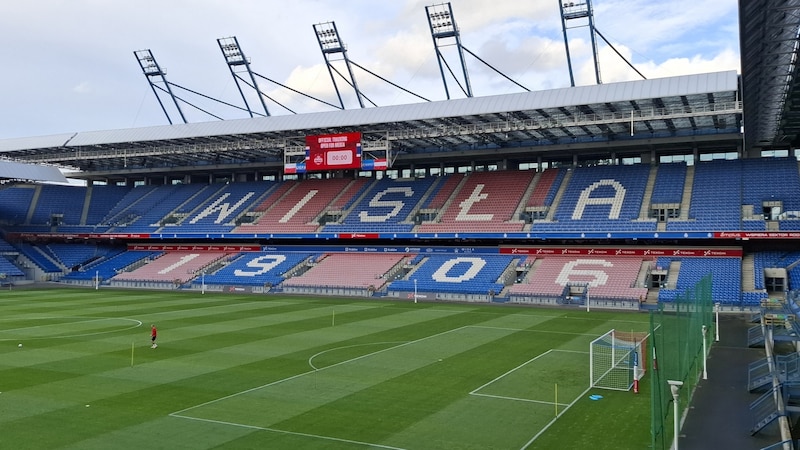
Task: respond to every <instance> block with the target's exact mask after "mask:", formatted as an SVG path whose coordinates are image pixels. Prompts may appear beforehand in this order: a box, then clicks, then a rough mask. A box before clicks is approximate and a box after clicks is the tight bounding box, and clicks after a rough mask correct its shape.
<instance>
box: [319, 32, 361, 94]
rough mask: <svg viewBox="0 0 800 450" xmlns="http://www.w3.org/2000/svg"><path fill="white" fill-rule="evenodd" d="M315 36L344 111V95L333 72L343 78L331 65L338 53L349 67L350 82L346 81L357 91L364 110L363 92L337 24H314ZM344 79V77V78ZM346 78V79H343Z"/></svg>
mask: <svg viewBox="0 0 800 450" xmlns="http://www.w3.org/2000/svg"><path fill="white" fill-rule="evenodd" d="M314 34H315V35H316V36H317V42H318V43H319V49H320V51H322V57H323V58H324V59H325V65H326V66H327V67H328V73H329V74H330V76H331V81H332V82H333V88H334V89H335V90H336V96H337V97H339V105H340V106H341V108H342V109H345V107H344V101H343V100H342V95H341V93H340V92H339V86H338V85H337V84H336V77H334V76H333V72H334V71H336V73H338V74H339V76H342V74H341V73H339V71H338V70H336V68H335V67H333V64H332V63H331V55H335V54H337V53H341V55H342V59H343V60H344V63H345V66H347V73H348V74H349V76H350V80H345V81H347V83H349V84H350V85H351V86H352V87H353V89H354V90H355V91H356V98H357V99H358V104H359V106H361V107H362V108H364V100H363V98H362V97H363V95H362V94H361V91H360V90H359V89H358V83H356V77H355V75H353V68H352V66H351V65H350V59H348V57H347V48H346V47H345V45H344V43H343V42H342V40H341V39H340V38H339V31H338V30H337V29H336V23H334V22H326V23H318V24H314ZM342 77H343V76H342ZM343 78H344V77H343Z"/></svg>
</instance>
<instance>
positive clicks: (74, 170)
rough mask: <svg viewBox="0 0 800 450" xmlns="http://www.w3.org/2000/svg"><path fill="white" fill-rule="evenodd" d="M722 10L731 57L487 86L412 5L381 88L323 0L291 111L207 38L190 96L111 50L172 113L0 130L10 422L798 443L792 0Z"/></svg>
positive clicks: (85, 427)
mask: <svg viewBox="0 0 800 450" xmlns="http://www.w3.org/2000/svg"><path fill="white" fill-rule="evenodd" d="M739 5H740V6H739V24H738V25H739V33H740V36H741V38H740V42H739V47H740V51H741V73H737V71H721V72H712V73H702V74H694V75H682V76H676V77H670V78H653V79H641V80H635V81H626V82H615V83H601V82H600V76H599V71H598V72H597V81H598V82H597V83H596V84H593V85H587V86H575V83H574V81H573V82H572V86H571V87H566V88H559V89H551V90H544V91H528V90H524V92H518V93H509V94H502V95H492V96H484V97H480V96H473V95H472V92H471V88H470V85H469V77H468V73H467V66H466V65H464V60H463V52H467V53H469V54H472V52H471V51H469V50H468V49H466V48H463V49H462V44H461V41H460V39H459V37H460V33H459V29H458V27H457V25H456V22H455V16H454V11H453V8H452V7H451V6H450V4H449V3H445V4H440V5H433V6H430V7H427V8H426V11H425V12H426V16H427V19H428V25H429V29H430V32H431V37H432V38H433V42H434V46H435V48H436V52H437V55H439V56H441V53H439V47H438V46H439V45H444V43H448V44H449V45H452V46H455V48H457V49H458V50H459V52H461V54H462V59H461V64H460V66H459V64H458V63H455V64H449V63H447V62H446V61H443V60H442V59H439V66H438V67H439V69H440V70H441V75H442V80H443V81H444V83H443V84H444V88H445V90H446V91H447V100H439V101H428V100H427V99H420V100H419V101H417V102H414V103H409V104H400V105H391V106H380V107H378V106H374V105H372V106H371V105H369V104H365V102H366V103H369V102H370V100H369V99H368V98H367V97H366V96H363V95H362V92H361V91H360V90H359V88H358V84H357V83H356V82H355V77H354V75H353V71H352V70H351V61H349V59H348V57H347V54H346V51H345V46H344V44H343V43H342V41H341V39H340V36H339V34H338V30H337V28H336V26H335V24H333V23H332V22H331V23H325V24H317V25H314V30H315V33H316V35H317V39H318V41H319V45H320V50H321V51H322V53H323V55H324V56H325V57H326V58H328V57H329V56H330V57H335V58H337V59H336V62H335V63H334V62H332V61H333V60H331V61H330V62H329V61H328V60H327V59H326V63H327V67H328V71H329V74H330V77H331V80H332V82H333V84H334V86H335V87H336V93H337V95H339V99H338V100H339V105H336V104H329V105H331V106H332V108H331V110H328V111H318V112H310V113H300V114H290V115H272V114H270V110H269V107H268V105H267V103H266V102H265V99H264V96H262V95H258V98H259V99H260V100H261V101H260V107H259V106H258V105H259V104H258V103H256V102H253V101H252V98H253V97H252V96H250V97H248V96H247V95H245V91H246V90H247V89H249V88H255V89H257V88H256V87H255V86H257V83H256V78H255V76H256V75H257V74H255V73H254V72H253V71H252V69H251V68H250V66H249V62H248V59H247V58H245V57H244V53H243V52H242V49H241V47H240V46H239V42H238V41H237V40H236V38H223V39H220V40H218V44H219V47H220V50H221V51H222V53H223V55H224V56H225V58H226V62H227V63H228V66H229V68H230V72H231V75H232V76H233V78H234V80H235V81H236V86H237V87H238V89H239V92H240V93H242V97H241V98H242V101H243V103H244V104H245V106H244V107H245V108H246V110H247V111H248V112H249V113H250V114H249V115H250V118H244V119H235V120H217V121H212V122H194V123H188V122H186V120H185V118H184V120H183V121H181V120H179V119H178V118H182V117H183V114H182V112H181V101H182V100H183V99H182V98H180V97H179V96H177V95H175V94H173V92H172V88H171V84H170V83H169V82H168V81H167V80H166V77H165V71H163V70H162V69H161V67H160V66H159V65H158V63H157V62H156V61H155V58H154V56H153V54H152V52H150V51H149V50H143V51H136V52H135V53H134V54H135V56H136V58H137V61H138V62H139V64H140V67H141V69H142V72H143V74H144V76H145V79H146V80H147V82H148V83H149V85H150V87H151V88H152V92H153V93H154V94H155V96H156V99H157V100H158V102H159V105H160V107H161V109H162V110H163V112H164V113H165V115H166V117H167V120H168V121H169V124H168V125H162V126H150V127H143V128H130V129H119V130H100V131H90V132H76V133H66V134H59V135H48V136H31V137H26V138H14V139H0V155H2V160H1V161H0V178H1V179H2V183H0V233H1V234H0V235H1V236H2V238H1V239H0V255H2V258H0V303H2V306H3V312H4V313H3V315H2V318H0V411H2V414H0V435H2V442H3V447H6V446H7V447H8V448H48V449H50V448H76V449H77V448H80V449H94V448H96V449H108V448H135V447H139V448H197V449H205V448H314V449H316V448H326V449H357V448H382V449H409V450H411V449H561V448H591V449H647V448H652V449H668V448H675V449H677V448H678V447H680V448H688V449H708V448H725V449H755V448H758V449H795V448H800V440H798V439H799V438H800V432H799V431H798V429H797V423H798V419H800V344H799V343H798V340H800V300H798V299H800V294H798V292H800V163H798V160H800V151H798V146H800V65H798V57H800V1H798V0H752V1H746V2H745V1H741V2H740V4H739ZM559 9H560V14H561V19H562V25H563V30H564V38H565V44H566V45H567V55H568V58H569V47H568V45H569V44H568V43H567V36H566V33H567V31H566V30H567V28H568V27H567V24H568V22H570V21H575V20H588V23H589V28H590V31H591V33H595V30H593V29H592V26H593V25H592V20H591V17H592V5H591V2H590V1H588V0H587V1H585V2H563V3H562V4H561V5H560V6H559ZM593 36H594V34H593ZM598 36H599V37H601V38H602V39H605V38H604V37H602V35H600V34H598ZM592 42H593V43H594V41H592ZM609 45H610V44H609ZM462 50H463V51H462ZM473 56H476V55H474V54H473ZM476 57H477V56H476ZM342 63H344V66H342ZM353 64H355V63H353ZM341 67H345V68H346V70H343V69H341ZM359 67H360V66H359ZM360 68H361V69H364V68H363V67H360ZM364 70H366V69H364ZM569 71H570V77H572V67H571V66H570V68H569ZM498 73H499V72H498ZM501 75H502V74H501ZM337 80H338V81H337ZM342 80H344V81H342ZM448 80H449V82H448ZM337 83H338V84H337ZM398 87H399V86H398ZM401 88H402V87H401ZM456 88H460V93H461V94H465V95H463V96H462V95H456V92H457V89H456ZM345 90H352V91H353V92H354V95H355V97H356V98H357V99H358V102H359V103H360V106H361V107H360V108H352V109H347V108H345V105H344V102H343V101H342V96H341V95H340V91H342V92H343V91H345ZM451 92H452V93H453V98H451V95H450V94H451ZM248 98H249V99H250V101H249V102H248ZM170 111H172V114H170ZM176 113H177V115H176ZM173 119H175V120H174V121H173ZM181 122H182V123H181ZM65 174H66V176H67V177H69V178H70V179H71V180H80V184H74V183H72V184H69V183H65V182H66V181H67V179H66V178H67V177H65ZM151 329H152V335H151ZM156 329H157V330H158V334H157V335H156ZM795 394H797V395H795Z"/></svg>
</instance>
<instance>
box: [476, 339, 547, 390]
mask: <svg viewBox="0 0 800 450" xmlns="http://www.w3.org/2000/svg"><path fill="white" fill-rule="evenodd" d="M552 351H553V349H550V350H548V351H546V352H544V353H542V354H540V355H538V356H536V357H534V358H531V359H529V360H527V361H525V362H524V363H522V364H520V365H518V366H517V367H514V368H513V369H511V370H509V371H507V372H506V373H504V374H501V375H498V376H496V377H495V378H494V379H493V380H491V381H487V382H486V383H484V384H483V385H481V386H480V387H478V388H475V389H473V390H472V392H470V395H475V393H476V392H478V391H480V390H481V389H483V388H485V387H486V386H488V385H490V384H492V383H494V382H495V381H497V380H499V379H500V378H503V377H505V376H506V375H508V374H510V373H513V372H516V371H517V370H519V369H521V368H522V367H524V366H526V365H527V364H529V363H531V362H533V361H536V360H537V359H539V358H541V357H542V356H544V355H546V354H548V353H550V352H552Z"/></svg>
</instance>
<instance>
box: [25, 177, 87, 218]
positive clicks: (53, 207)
mask: <svg viewBox="0 0 800 450" xmlns="http://www.w3.org/2000/svg"><path fill="white" fill-rule="evenodd" d="M85 194H86V189H85V188H82V187H79V186H60V185H55V184H44V185H41V186H39V197H38V199H37V200H36V205H35V208H34V210H33V215H32V216H31V220H30V223H31V224H33V225H41V224H47V225H49V224H50V223H51V221H50V219H51V217H52V216H53V215H59V216H61V217H60V219H59V221H60V222H61V223H64V224H69V225H79V224H80V222H81V213H82V212H83V204H84V200H85V198H86V195H85Z"/></svg>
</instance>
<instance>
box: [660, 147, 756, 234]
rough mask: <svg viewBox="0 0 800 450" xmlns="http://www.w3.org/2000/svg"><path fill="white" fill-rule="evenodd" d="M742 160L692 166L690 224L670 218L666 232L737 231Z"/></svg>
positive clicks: (740, 212)
mask: <svg viewBox="0 0 800 450" xmlns="http://www.w3.org/2000/svg"><path fill="white" fill-rule="evenodd" d="M742 181H743V176H742V165H741V161H738V160H736V161H709V162H701V163H698V164H697V165H696V166H695V172H694V183H693V185H692V203H691V206H690V208H689V221H678V220H676V219H671V220H670V221H668V222H667V230H668V231H729V230H739V229H740V226H741V215H742V186H741V183H742Z"/></svg>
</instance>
